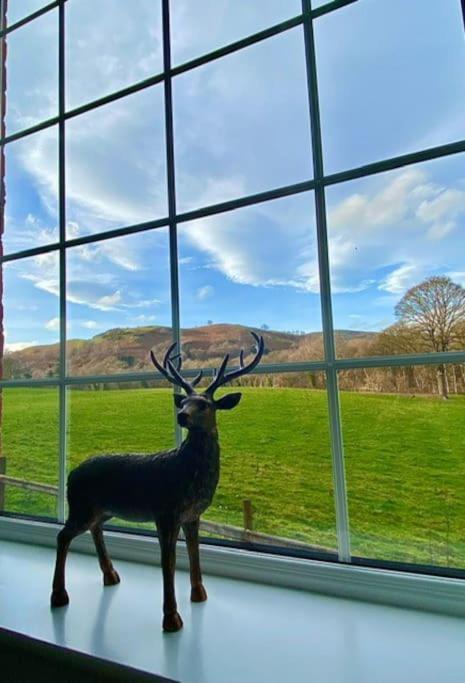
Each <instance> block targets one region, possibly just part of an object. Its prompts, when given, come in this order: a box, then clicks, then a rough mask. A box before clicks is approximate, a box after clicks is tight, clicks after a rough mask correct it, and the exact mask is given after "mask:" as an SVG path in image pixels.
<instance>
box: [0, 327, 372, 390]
mask: <svg viewBox="0 0 465 683" xmlns="http://www.w3.org/2000/svg"><path fill="white" fill-rule="evenodd" d="M256 331H257V332H260V334H263V336H264V338H265V346H266V354H267V362H269V363H279V362H292V361H302V360H312V359H313V360H321V358H322V357H323V343H322V334H321V332H310V333H307V334H299V333H293V332H279V331H274V330H266V331H265V330H256ZM337 334H338V335H339V336H340V337H341V339H342V340H343V341H344V343H347V344H353V343H356V344H357V345H359V344H363V342H367V341H369V340H370V339H371V338H372V337H373V335H374V333H372V332H357V331H351V330H340V331H338V332H337ZM181 339H182V349H183V358H184V367H199V366H204V367H205V366H207V367H208V366H215V365H217V364H218V362H219V361H220V360H221V358H222V357H223V355H224V354H225V353H226V352H228V353H230V356H231V358H232V359H234V358H238V356H239V351H240V349H241V348H242V347H244V348H246V349H249V348H251V337H250V328H248V327H245V326H243V325H230V324H212V325H205V326H202V327H193V328H188V329H183V330H182V331H181ZM171 340H172V333H171V328H169V327H155V326H150V327H131V328H115V329H112V330H107V331H106V332H103V333H102V334H98V335H96V336H95V337H92V338H91V339H86V340H84V339H71V340H69V341H68V348H67V352H68V374H70V375H100V374H116V373H124V372H138V371H144V370H145V371H148V370H151V369H152V368H153V366H152V365H151V363H150V360H149V350H150V349H154V351H155V353H156V354H158V355H160V356H161V355H162V354H163V352H164V351H165V350H166V348H167V347H168V345H169V344H170V342H171ZM58 356H59V347H58V344H49V345H42V346H30V347H28V348H26V349H23V350H21V351H16V352H14V353H8V354H6V355H5V359H4V378H5V379H8V378H10V377H16V378H18V377H23V378H34V377H44V376H45V377H54V376H56V375H57V374H58V361H59V358H58Z"/></svg>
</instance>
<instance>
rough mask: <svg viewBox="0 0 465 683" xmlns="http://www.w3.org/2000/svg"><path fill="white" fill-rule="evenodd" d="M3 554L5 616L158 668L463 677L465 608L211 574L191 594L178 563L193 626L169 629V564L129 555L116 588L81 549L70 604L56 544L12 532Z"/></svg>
mask: <svg viewBox="0 0 465 683" xmlns="http://www.w3.org/2000/svg"><path fill="white" fill-rule="evenodd" d="M0 557H1V560H0V627H2V628H4V629H9V630H10V631H15V632H18V633H20V634H24V635H28V636H30V637H32V638H35V639H39V640H41V641H43V642H45V643H49V644H52V645H55V646H59V647H60V648H65V649H66V650H69V651H74V652H79V653H85V654H87V655H91V656H92V657H99V658H101V659H103V660H106V661H109V662H114V663H119V664H124V665H125V666H129V667H133V668H134V669H137V670H139V671H144V672H150V673H152V674H153V675H154V676H157V675H158V676H164V677H167V678H169V679H174V680H176V681H183V683H184V682H186V683H210V682H211V683H213V682H214V683H236V682H240V683H252V682H257V681H265V680H266V681H267V683H273V682H274V681H276V682H277V681H280V682H281V681H284V680H292V681H296V682H298V681H308V680H314V681H318V683H339V682H340V681H341V682H342V681H343V682H345V681H354V683H355V681H356V682H357V683H364V682H366V683H368V682H370V683H371V682H372V681H374V680H376V681H377V683H382V682H384V681H386V683H387V682H388V681H389V683H396V682H399V683H401V682H402V683H403V682H404V681H406V680H411V681H417V680H418V681H422V683H430V682H431V683H433V682H434V683H437V681H438V680H441V681H444V682H446V681H456V680H462V679H463V675H464V665H463V622H462V620H460V619H457V618H454V617H447V616H441V615H433V614H427V613H425V612H418V611H414V610H405V609H398V608H393V607H387V606H381V605H375V604H369V603H366V602H360V601H356V600H345V599H341V598H337V597H329V596H324V595H319V594H315V593H311V592H308V591H298V590H292V589H286V588H278V587H276V586H269V585H264V584H258V583H254V582H249V581H238V580H231V579H229V578H224V577H218V576H207V577H206V580H205V584H206V587H207V590H208V593H209V600H208V601H207V602H206V603H203V604H191V603H190V602H189V599H188V597H189V579H188V575H187V574H186V573H185V572H184V571H178V573H177V582H176V583H177V593H178V602H179V608H180V612H181V614H182V617H183V620H184V628H183V630H182V631H180V632H179V633H176V634H163V632H162V630H161V595H162V582H161V572H160V569H159V568H156V567H153V566H149V565H147V564H141V563H135V562H128V561H124V560H119V561H118V562H117V567H118V571H119V572H120V575H121V577H122V582H121V584H119V585H118V586H114V587H111V588H104V587H103V585H102V582H101V576H100V570H99V568H98V564H97V561H96V559H95V558H93V557H90V556H88V555H85V554H82V553H76V552H74V553H71V555H70V558H69V562H68V581H67V583H68V590H69V594H70V600H71V601H70V605H69V606H68V607H66V608H63V609H59V610H54V611H52V610H51V609H50V607H49V592H50V580H51V574H52V569H53V563H54V551H53V549H51V548H46V547H38V546H33V545H27V544H20V543H14V542H11V541H0ZM115 564H116V563H115ZM154 680H157V678H156V677H155V678H154Z"/></svg>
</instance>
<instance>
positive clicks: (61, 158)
mask: <svg viewBox="0 0 465 683" xmlns="http://www.w3.org/2000/svg"><path fill="white" fill-rule="evenodd" d="M64 113H65V3H64V0H61V2H60V4H59V7H58V114H59V123H58V193H59V204H58V205H59V244H60V246H59V263H60V265H59V268H60V270H59V273H60V275H59V277H60V282H59V297H60V303H59V306H60V309H59V310H60V312H59V317H60V365H59V380H60V384H59V452H58V498H57V517H58V520H59V521H61V522H64V520H65V515H66V475H67V467H66V456H67V407H68V406H67V388H66V384H65V378H66V244H65V243H66V187H65V119H64Z"/></svg>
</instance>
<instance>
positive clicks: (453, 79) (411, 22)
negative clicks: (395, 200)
mask: <svg viewBox="0 0 465 683" xmlns="http://www.w3.org/2000/svg"><path fill="white" fill-rule="evenodd" d="M315 40H316V48H317V62H318V71H319V82H318V85H319V93H320V108H321V121H322V131H323V143H324V159H325V169H326V172H333V171H339V170H341V169H346V168H350V167H355V166H360V165H363V164H366V163H369V162H372V161H376V160H380V159H383V158H387V157H392V156H397V155H400V154H405V153H407V152H415V151H418V150H420V149H423V148H427V147H432V146H434V145H441V144H444V143H448V142H453V141H455V140H460V139H462V138H463V137H465V118H464V116H463V111H464V108H465V41H464V40H463V17H462V13H461V9H460V0H429V1H428V2H424V0H409V2H405V0H390V1H389V2H354V3H353V4H351V5H348V6H347V7H345V8H343V9H340V10H337V11H335V12H331V13H329V14H327V15H325V16H323V17H320V18H319V19H318V20H316V22H315Z"/></svg>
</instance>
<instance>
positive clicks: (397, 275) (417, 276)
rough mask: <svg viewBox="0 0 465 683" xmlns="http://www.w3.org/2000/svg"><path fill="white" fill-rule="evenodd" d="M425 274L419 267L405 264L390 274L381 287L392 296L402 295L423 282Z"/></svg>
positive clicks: (379, 286) (379, 287)
mask: <svg viewBox="0 0 465 683" xmlns="http://www.w3.org/2000/svg"><path fill="white" fill-rule="evenodd" d="M422 277H423V273H422V272H421V270H420V269H419V268H418V266H416V265H413V264H408V263H405V264H403V265H402V266H400V267H399V268H396V269H395V270H394V271H393V272H392V273H390V274H389V275H388V276H387V277H386V278H385V279H384V280H383V281H382V282H381V283H380V284H379V285H378V289H382V290H384V291H386V292H390V293H391V294H402V293H403V292H405V290H407V289H409V288H410V287H412V286H413V285H414V284H415V283H416V282H418V281H419V280H421V278H422Z"/></svg>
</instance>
